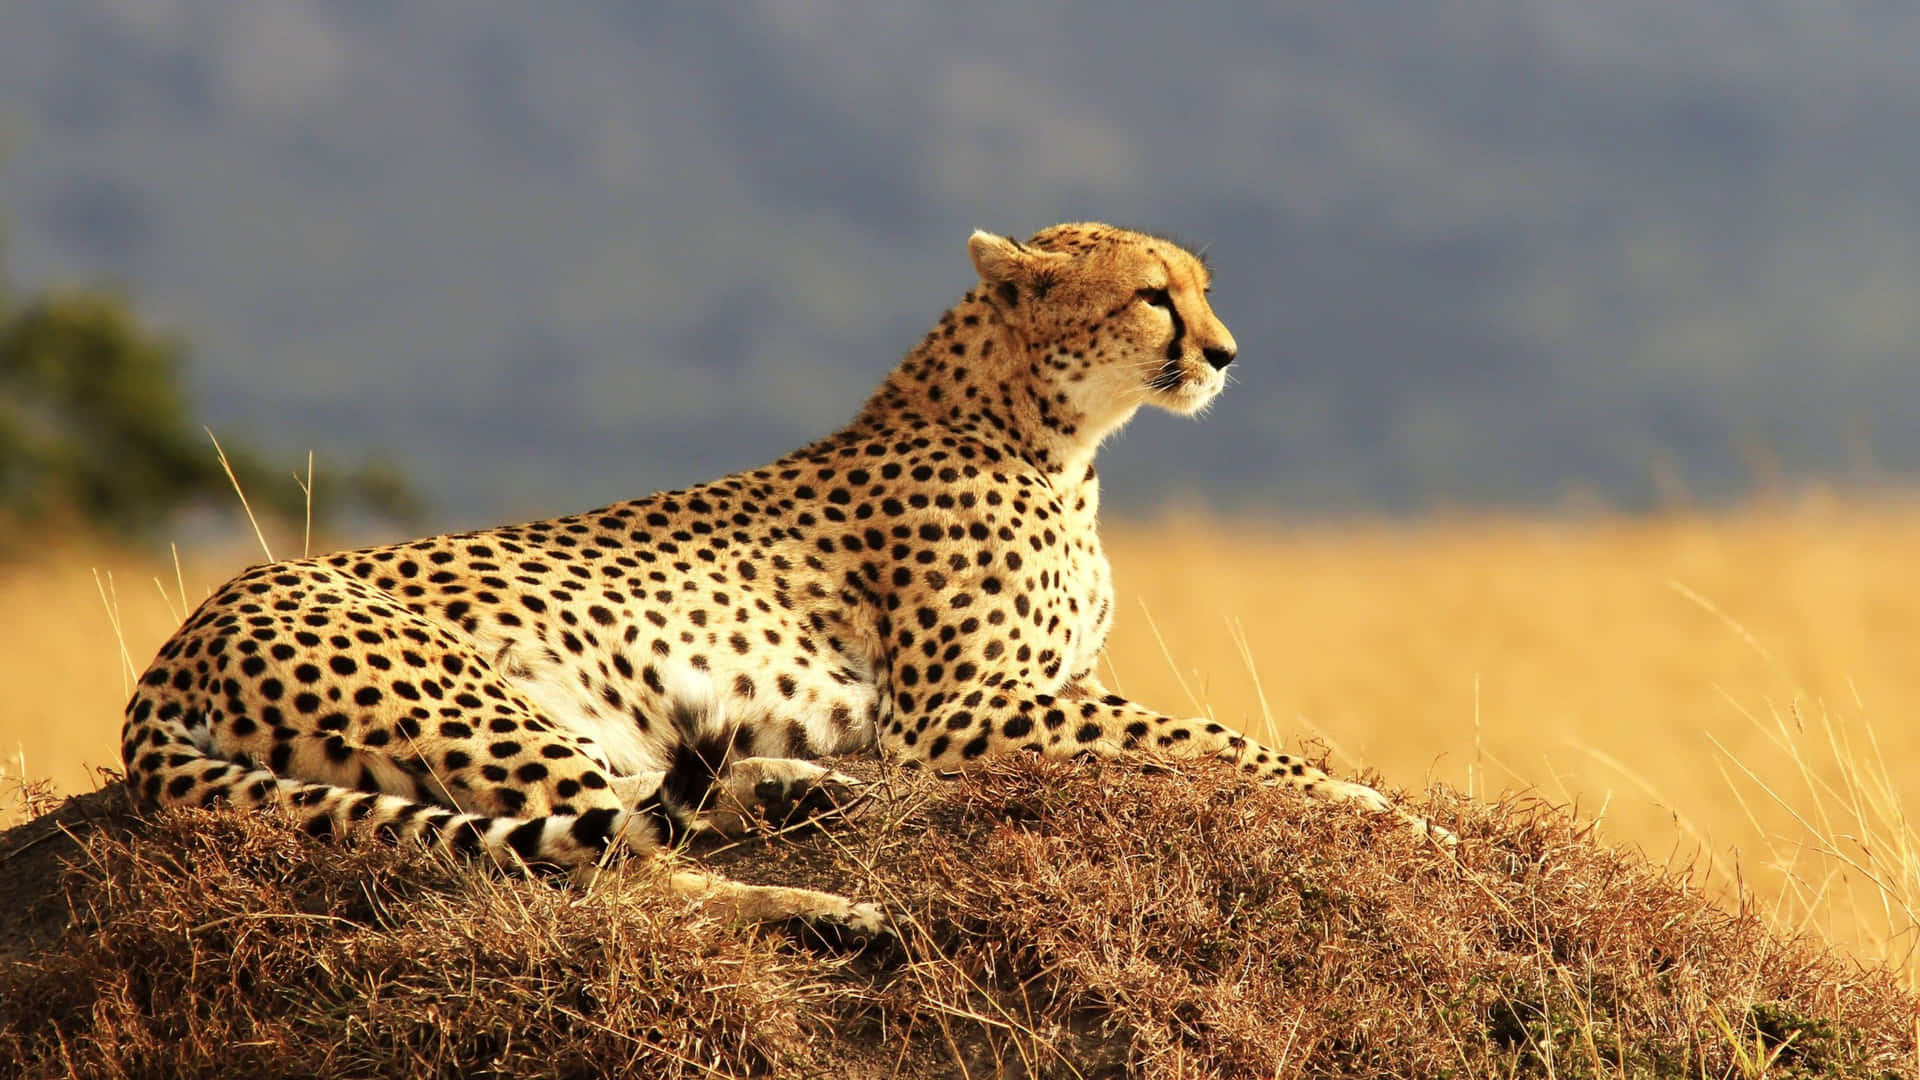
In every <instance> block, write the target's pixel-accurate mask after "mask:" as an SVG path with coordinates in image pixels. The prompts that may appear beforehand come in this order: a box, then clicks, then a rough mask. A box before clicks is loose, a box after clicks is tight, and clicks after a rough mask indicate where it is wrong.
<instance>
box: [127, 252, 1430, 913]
mask: <svg viewBox="0 0 1920 1080" xmlns="http://www.w3.org/2000/svg"><path fill="white" fill-rule="evenodd" d="M969 251H970V254H971V256H972V260H973V264H974V267H975V269H976V270H977V272H978V274H979V278H980V283H979V285H978V286H977V287H975V288H974V289H972V290H971V291H969V292H968V293H967V294H966V295H965V296H964V297H963V298H962V299H961V301H960V302H959V304H957V305H956V306H955V307H954V308H953V309H952V310H950V311H948V312H947V313H946V314H945V315H943V316H942V317H941V319H940V322H939V324H938V325H937V326H935V327H934V329H933V330H932V332H930V333H929V334H927V336H926V337H925V338H924V339H923V340H922V341H921V342H920V343H919V344H918V345H917V346H915V347H914V348H913V350H912V351H911V352H909V353H908V354H907V356H906V358H905V359H904V361H902V362H901V364H900V365H899V366H898V367H897V368H896V369H895V370H894V371H893V373H892V374H890V375H889V376H887V378H886V380H885V381H884V382H883V383H882V384H881V385H880V387H879V389H878V391H877V392H875V393H874V394H873V396H872V397H871V398H870V399H869V400H868V402H867V404H866V406H865V408H863V409H862V410H861V411H860V413H859V415H858V416H857V417H856V418H855V419H854V420H853V422H852V423H850V424H849V425H847V427H846V428H844V429H843V430H841V431H840V432H838V433H837V434H834V435H831V436H828V437H827V438H825V439H822V440H820V441H818V442H815V443H812V444H810V445H808V446H804V447H802V448H800V449H798V450H795V451H794V452H792V453H790V454H788V455H786V456H785V457H783V458H781V459H779V460H778V461H775V462H773V463H772V464H770V465H767V466H764V467H762V468H758V469H752V470H749V471H747V472H742V473H738V474H735V475H733V476H729V477H726V478H724V479H721V480H716V481H713V482H711V483H707V484H702V485H700V486H698V487H693V488H689V489H687V490H684V491H675V492H667V493H662V494H656V495H651V496H648V497H646V498H642V499H636V500H633V501H631V502H623V503H618V504H615V505H613V506H608V507H604V508H602V509H599V510H594V511H590V512H588V513H584V514H579V515H576V516H573V517H563V518H557V519H553V520H548V521H535V522H530V523H527V524H522V525H510V526H503V527H500V528H493V529H485V530H481V531H478V532H469V533H461V534H456V535H447V536H435V537H431V538H427V539H422V540H415V541H411V542H408V543H402V544H396V545H393V546H389V547H380V548H372V549H368V550H364V551H350V552H342V553H339V554H332V555H325V556H319V557H314V558H307V559H298V560H292V561H287V562H279V563H272V564H268V565H262V566H256V567H253V568H251V569H249V570H247V571H245V572H244V573H242V574H240V575H239V576H238V577H236V578H234V579H233V580H232V581H230V582H228V583H227V584H226V585H225V586H223V587H222V588H221V589H220V590H218V591H217V592H216V593H215V594H214V595H213V596H212V597H211V598H209V599H208V600H207V601H206V603H204V604H202V605H200V607H199V609H198V610H196V611H195V612H193V614H192V615H191V616H190V617H189V618H188V619H187V621H186V623H185V625H183V626H182V627H181V628H180V630H179V632H178V633H176V634H175V635H174V636H173V638H172V639H171V640H170V641H168V642H167V644H166V645H165V647H163V648H162V649H161V650H160V654H159V656H158V657H156V658H155V660H154V661H153V665H152V666H151V667H150V668H149V669H148V670H147V672H146V674H145V675H144V676H142V678H141V679H140V682H139V687H138V689H137V690H136V692H135V693H134V695H133V698H132V700H131V701H130V702H129V704H128V706H127V722H126V729H125V737H124V746H123V750H124V756H125V761H126V766H127V775H128V779H129V782H130V783H131V784H132V786H133V789H134V790H135V791H136V792H137V793H138V794H139V795H140V796H141V797H143V798H144V799H145V800H146V801H147V802H149V803H153V804H184V805H205V804H211V803H220V802H224V803H230V804H236V805H243V806H257V805H262V804H274V805H277V806H279V807H282V808H283V809H285V810H286V811H287V812H288V813H289V814H291V815H292V817H293V819H294V820H295V821H297V822H298V823H299V824H300V825H301V826H302V827H304V828H305V829H307V830H308V831H309V832H312V833H316V834H321V835H332V834H343V833H347V832H352V831H366V832H373V833H379V834H384V835H388V836H393V837H406V838H412V839H415V840H418V841H420V842H423V843H426V844H428V845H430V846H434V847H439V848H444V849H447V850H451V851H455V852H464V853H472V854H482V853H484V854H488V855H491V856H493V857H495V858H497V859H501V860H505V861H515V860H520V861H525V862H529V863H551V864H558V865H561V866H578V865H583V864H587V863H591V862H594V861H595V860H598V859H599V858H600V857H601V856H602V854H603V853H604V852H605V851H606V850H607V849H608V848H609V847H610V846H615V847H624V848H626V849H630V850H635V851H640V852H655V851H658V850H660V849H662V848H663V847H664V846H666V845H669V844H671V843H672V842H673V841H674V840H675V839H676V838H677V837H679V836H680V835H682V834H684V833H686V832H688V831H689V830H695V829H700V828H719V829H722V830H737V829H738V828H741V827H743V822H744V821H745V820H746V818H747V817H750V816H751V813H750V811H751V810H752V809H753V808H754V807H755V806H759V807H760V808H762V809H764V808H766V807H767V806H769V805H770V806H771V807H772V808H773V809H774V810H775V811H776V812H779V811H792V810H798V811H805V810H807V809H818V808H819V807H820V806H821V805H824V804H825V803H830V802H831V801H833V800H832V798H831V797H829V798H826V799H824V800H823V799H822V798H820V796H821V795H822V793H826V794H827V795H828V796H833V795H836V794H837V793H838V792H839V790H840V786H841V784H842V780H841V778H837V777H834V776H833V775H832V774H829V773H827V772H826V770H824V769H822V768H821V767H819V766H817V765H813V764H812V763H811V762H809V761H808V760H807V759H811V758H816V757H819V756H823V755H834V754H848V753H862V752H865V753H873V752H878V753H881V754H886V755H890V756H892V757H896V758H905V759H912V760H917V761H921V762H926V763H928V764H931V765H934V766H940V767H951V766H956V765H961V764H964V763H966V762H968V761H972V760H976V759H979V758H982V757H986V756H989V755H995V754H1005V753H1009V752H1013V751H1018V750H1026V751H1032V752H1036V753H1040V754H1044V755H1048V756H1074V755H1096V756H1102V757H1106V756H1114V755H1120V754H1124V753H1128V752H1132V751H1156V752H1159V753H1162V754H1167V755H1175V756H1187V757H1193V756H1203V755H1215V756H1220V757H1224V758H1227V759H1229V760H1231V761H1234V762H1237V763H1238V764H1239V765H1240V766H1241V767H1242V768H1244V769H1246V770H1248V771H1249V772H1253V773H1257V774H1259V775H1261V776H1263V777H1267V778H1270V779H1272V780H1274V781H1276V782H1279V783H1282V784H1286V785H1289V786H1293V787H1296V788H1300V789H1303V790H1305V791H1308V792H1310V793H1313V794H1315V795H1318V796H1322V797H1331V798H1345V799H1351V800H1355V801H1358V802H1360V803H1361V804H1363V805H1365V806H1368V807H1372V808H1375V809H1387V808H1388V804H1387V802H1386V800H1385V799H1383V798H1382V797H1381V796H1380V795H1379V794H1377V793H1376V792H1374V791H1373V790H1372V789H1370V788H1366V787H1362V786H1360V785H1357V784H1351V783H1346V782H1342V781H1339V780H1335V779H1333V778H1331V777H1329V776H1327V775H1326V774H1324V773H1322V772H1320V771H1319V770H1317V769H1314V768H1311V767H1309V766H1307V765H1305V764H1304V763H1302V762H1301V761H1299V760H1297V759H1296V758H1294V757H1292V756H1289V755H1287V754H1282V753H1279V752H1276V751H1274V750H1270V749H1268V748H1266V747H1263V746H1260V745H1258V744H1256V743H1254V742H1252V741H1250V740H1248V739H1246V738H1244V737H1243V736H1241V735H1239V734H1236V733H1235V732H1233V731H1230V730H1228V729H1226V728H1224V727H1222V726H1221V725H1219V724H1216V723H1211V722H1208V721H1205V720H1199V719H1190V718H1183V717H1177V716H1170V715H1166V714H1163V713H1160V712H1158V711H1156V710H1153V709H1150V708H1147V707H1145V706H1142V705H1138V704H1135V703H1134V702H1132V701H1129V700H1127V699H1125V698H1122V697H1120V696H1118V695H1116V694H1113V693H1110V692H1108V691H1107V690H1106V689H1104V688H1103V687H1102V686H1101V685H1100V684H1099V683H1098V681H1096V679H1095V678H1094V676H1093V666H1094V662H1095V659H1096V658H1097V657H1098V656H1099V655H1100V651H1101V648H1102V646H1103V644H1104V643H1105V641H1106V638H1107V631H1108V628H1109V626H1110V625H1111V623H1112V620H1113V611H1114V604H1113V587H1112V583H1111V580H1110V577H1109V574H1108V567H1107V560H1106V557H1105V555H1103V554H1102V552H1101V548H1100V541H1099V537H1098V535H1097V533H1096V530H1095V514H1096V512H1097V510H1098V507H1099V485H1098V481H1097V480H1096V478H1095V474H1094V469H1093V465H1092V459H1093V456H1094V452H1095V450H1096V449H1097V448H1098V447H1099V445H1100V443H1101V441H1102V440H1103V439H1105V438H1106V437H1107V436H1108V435H1109V434H1111V433H1112V432H1113V431H1114V430H1116V429H1117V428H1119V427H1120V426H1121V425H1122V424H1124V423H1125V422H1126V421H1127V419H1128V418H1130V417H1131V416H1132V415H1133V414H1134V412H1135V411H1136V410H1137V409H1138V408H1139V407H1140V406H1141V405H1148V404H1150V405H1157V406H1160V407H1162V408H1165V409H1168V410H1171V411H1173V412H1176V413H1194V412H1197V411H1199V410H1200V409H1202V408H1203V407H1205V406H1206V405H1207V404H1208V403H1209V402H1210V401H1211V400H1212V399H1213V397H1214V396H1215V394H1217V393H1218V392H1219V391H1220V390H1221V388H1222V386H1223V385H1224V382H1225V369H1226V367H1227V365H1228V364H1229V363H1231V362H1232V360H1233V359H1234V356H1235V350H1236V346H1235V343H1234V340H1233V336H1232V335H1231V334H1230V333H1229V332H1228V331H1227V328H1226V327H1225V326H1223V325H1222V324H1221V322H1220V320H1219V319H1218V318H1216V317H1215V315H1214V313H1213V310H1212V309H1211V308H1210V307H1209V305H1208V302H1207V296H1206V293H1207V290H1208V285H1209V272H1208V270H1207V268H1206V266H1205V265H1204V264H1203V263H1202V262H1201V261H1200V260H1199V259H1198V258H1196V257H1195V256H1193V255H1192V254H1190V253H1189V252H1187V251H1185V250H1183V249H1181V248H1180V247H1179V246H1177V245H1175V244H1173V243H1170V242H1168V241H1166V240H1163V239H1159V238H1156V237H1152V236H1147V235H1142V234H1139V233H1133V232H1128V231H1124V230H1121V229H1116V228H1113V227H1110V226H1106V225H1099V224H1076V225H1061V226H1056V227H1054V228H1050V229H1047V230H1044V231H1042V232H1040V233H1038V234H1037V235H1035V236H1034V237H1033V238H1032V239H1030V240H1029V241H1027V242H1025V243H1020V242H1016V241H1014V240H1010V239H1007V238H1004V237H999V236H994V235H991V234H988V233H984V232H982V233H975V234H974V236H973V237H972V239H971V240H970V242H969ZM722 795H724V796H728V798H729V799H730V800H731V801H730V803H729V805H730V806H731V807H732V809H728V808H726V807H723V806H722V805H721V801H722V800H720V799H719V798H718V797H719V796H722ZM743 807H745V808H746V809H745V810H743V809H742V808H743ZM1410 820H1413V819H1410ZM802 906H804V905H802ZM836 910H838V909H836ZM755 914H757V915H764V914H766V913H765V912H761V911H757V910H756V912H755Z"/></svg>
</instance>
